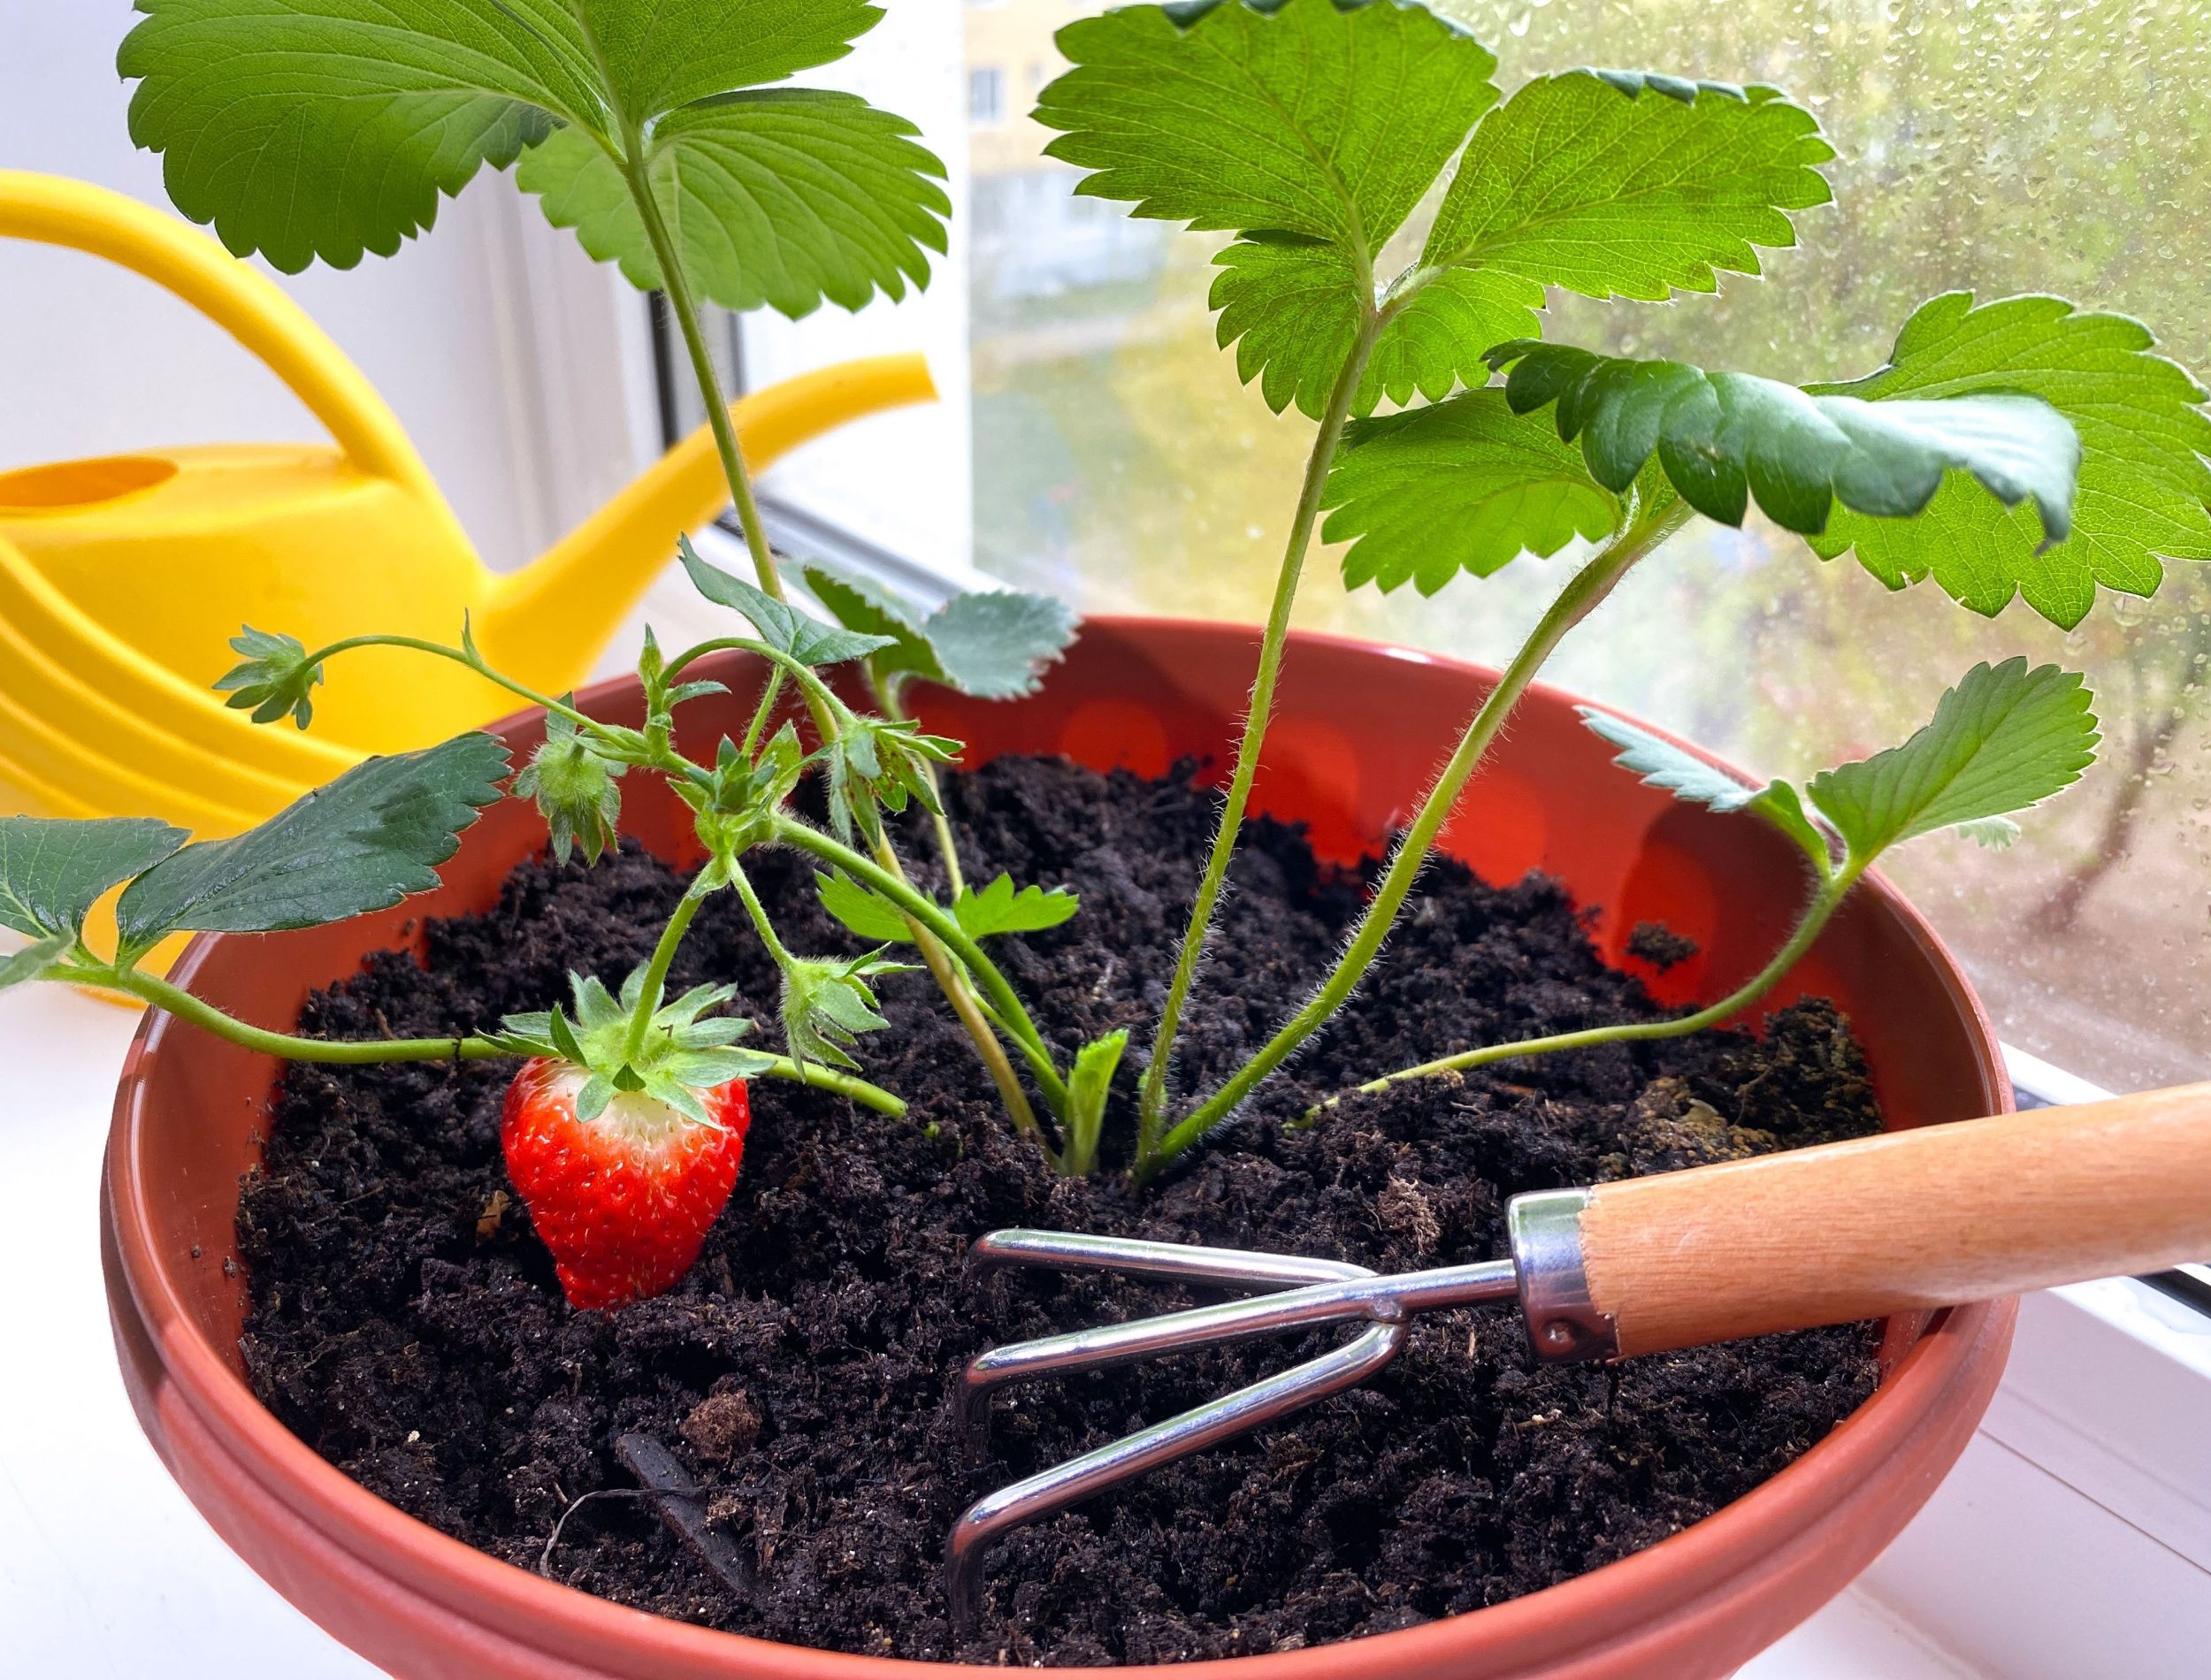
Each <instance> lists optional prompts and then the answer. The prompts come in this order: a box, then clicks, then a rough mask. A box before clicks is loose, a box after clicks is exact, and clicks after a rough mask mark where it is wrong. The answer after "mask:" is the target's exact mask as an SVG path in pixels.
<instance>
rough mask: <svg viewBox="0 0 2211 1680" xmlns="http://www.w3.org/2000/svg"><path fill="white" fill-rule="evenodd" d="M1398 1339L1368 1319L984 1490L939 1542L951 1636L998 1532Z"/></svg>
mask: <svg viewBox="0 0 2211 1680" xmlns="http://www.w3.org/2000/svg"><path fill="white" fill-rule="evenodd" d="M1404 1339H1405V1326H1404V1324H1403V1323H1402V1322H1399V1323H1381V1324H1377V1325H1373V1327H1372V1328H1370V1329H1368V1330H1367V1331H1366V1333H1364V1334H1362V1335H1359V1336H1358V1337H1355V1338H1354V1339H1353V1340H1350V1341H1348V1342H1346V1343H1344V1345H1343V1347H1341V1348H1335V1349H1333V1350H1331V1351H1330V1352H1327V1353H1325V1354H1322V1355H1320V1357H1319V1358H1317V1359H1309V1360H1307V1361H1306V1362H1305V1363H1304V1364H1302V1365H1293V1366H1292V1367H1290V1369H1289V1370H1288V1371H1281V1372H1279V1373H1278V1374H1276V1375H1274V1376H1272V1377H1266V1378H1261V1379H1260V1380H1259V1381H1258V1382H1255V1383H1252V1384H1251V1385H1250V1386H1247V1387H1243V1388H1239V1389H1237V1390H1236V1392H1235V1393H1234V1394H1224V1395H1222V1396H1221V1397H1220V1399H1219V1400H1210V1401H1206V1402H1205V1404H1204V1405H1202V1406H1196V1407H1192V1408H1191V1409H1190V1410H1189V1411H1186V1412H1184V1413H1182V1415H1181V1416H1180V1417H1170V1418H1168V1419H1167V1421H1166V1422H1165V1423H1163V1424H1152V1425H1151V1427H1150V1428H1149V1429H1142V1430H1138V1431H1137V1432H1136V1433H1135V1434H1133V1435H1124V1436H1122V1437H1121V1439H1119V1440H1116V1441H1112V1442H1109V1443H1108V1444H1106V1445H1105V1446H1104V1447H1098V1448H1096V1449H1095V1450H1093V1451H1091V1452H1088V1453H1084V1454H1083V1455H1082V1456H1081V1457H1079V1458H1071V1459H1068V1460H1067V1462H1065V1463H1062V1464H1055V1465H1053V1466H1052V1468H1051V1469H1050V1470H1040V1471H1038V1472H1037V1474H1036V1475H1034V1476H1031V1477H1029V1478H1025V1479H1023V1480H1021V1481H1018V1482H1015V1483H1014V1484H1013V1485H1011V1486H1010V1487H1001V1488H999V1489H998V1492H996V1493H986V1494H984V1495H983V1498H981V1499H979V1500H977V1501H975V1503H974V1504H972V1505H970V1506H969V1507H968V1508H967V1509H966V1510H965V1511H963V1512H961V1513H960V1519H959V1521H957V1522H956V1523H953V1524H952V1533H951V1535H950V1536H949V1537H948V1538H947V1539H946V1540H945V1599H946V1601H947V1602H948V1603H949V1604H950V1606H951V1609H952V1635H953V1638H956V1639H965V1638H968V1636H969V1635H970V1634H971V1633H973V1631H974V1630H975V1613H976V1610H977V1608H978V1593H979V1592H980V1589H981V1585H982V1562H983V1552H984V1551H985V1549H986V1548H987V1547H988V1546H990V1544H991V1541H992V1540H994V1539H997V1538H998V1536H999V1535H1001V1534H1003V1533H1005V1532H1006V1531H1007V1530H1008V1529H1013V1528H1018V1527H1020V1526H1021V1524H1022V1523H1030V1522H1034V1521H1035V1520H1036V1519H1037V1518H1038V1517H1040V1516H1050V1515H1052V1513H1053V1512H1055V1511H1060V1510H1064V1509H1065V1508H1067V1507H1068V1506H1070V1505H1073V1504H1075V1503H1077V1502H1078V1501H1083V1500H1086V1499H1089V1498H1090V1496H1091V1495H1093V1494H1096V1493H1104V1492H1105V1490H1106V1489H1107V1488H1109V1487H1113V1486H1114V1485H1117V1484H1119V1483H1121V1482H1123V1481H1126V1480H1128V1478H1130V1477H1132V1476H1141V1475H1142V1474H1144V1471H1146V1470H1157V1469H1158V1468H1159V1466H1160V1465H1162V1464H1167V1463H1171V1462H1174V1460H1175V1459H1178V1458H1182V1457H1184V1456H1186V1455H1189V1454H1191V1453H1196V1452H1201V1451H1203V1450H1204V1449H1205V1448H1206V1447H1212V1446H1215V1445H1217V1444H1218V1443H1220V1442H1221V1441H1224V1440H1228V1439H1230V1438H1231V1437H1233V1436H1236V1435H1240V1434H1242V1433H1243V1432H1244V1431H1246V1430H1249V1429H1256V1428H1257V1427H1259V1425H1260V1424H1265V1423H1270V1422H1272V1421H1273V1420H1274V1419H1275V1418H1277V1417H1287V1416H1288V1415H1289V1413H1291V1412H1294V1411H1298V1410H1302V1409H1304V1408H1305V1407H1307V1406H1310V1405H1312V1403H1313V1402H1314V1401H1320V1400H1325V1399H1327V1397H1328V1396H1329V1395H1330V1394H1340V1393H1341V1392H1342V1391H1343V1390H1344V1389H1346V1388H1351V1387H1355V1386H1358V1384H1360V1383H1362V1382H1364V1381H1366V1378H1368V1377H1370V1376H1371V1375H1373V1373H1374V1372H1375V1371H1379V1370H1381V1367H1382V1366H1384V1365H1386V1364H1388V1363H1389V1362H1390V1360H1391V1359H1392V1358H1394V1357H1395V1356H1396V1352H1397V1349H1398V1348H1401V1347H1403V1346H1404Z"/></svg>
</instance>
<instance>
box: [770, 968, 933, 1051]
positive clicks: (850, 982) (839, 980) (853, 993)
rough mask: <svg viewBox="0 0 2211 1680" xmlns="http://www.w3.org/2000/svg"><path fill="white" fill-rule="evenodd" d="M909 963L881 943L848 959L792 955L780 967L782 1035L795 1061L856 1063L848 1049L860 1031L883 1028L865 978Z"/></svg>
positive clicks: (884, 1023)
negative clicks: (888, 952) (893, 957)
mask: <svg viewBox="0 0 2211 1680" xmlns="http://www.w3.org/2000/svg"><path fill="white" fill-rule="evenodd" d="M913 966H914V965H913V964H912V963H901V962H892V961H891V960H889V959H888V958H885V957H884V955H883V953H882V950H881V948H880V947H878V948H877V949H876V950H875V951H868V952H867V953H866V954H865V955H864V956H860V957H854V958H851V959H849V960H839V959H838V958H806V957H799V958H792V960H791V961H790V962H788V963H786V964H785V965H784V971H783V1035H784V1042H786V1043H788V1044H789V1045H790V1047H791V1057H792V1060H793V1061H797V1062H809V1061H812V1062H819V1063H821V1064H822V1065H824V1066H828V1067H858V1066H859V1065H860V1064H859V1063H858V1062H856V1061H854V1060H853V1058H852V1057H851V1055H849V1054H848V1053H847V1050H848V1047H849V1046H851V1045H852V1044H853V1043H855V1042H858V1040H859V1037H860V1035H861V1034H862V1033H866V1032H872V1031H873V1030H874V1029H875V1028H876V1027H888V1026H889V1025H890V1024H891V1023H890V1022H889V1021H887V1020H885V1019H884V1018H883V1016H882V1015H881V1014H879V1013H877V1012H876V995H875V993H874V992H873V991H872V990H871V989H869V988H868V981H869V980H870V979H871V978H873V977H874V976H875V975H877V974H904V973H907V972H909V971H910V970H911V969H912V968H913Z"/></svg>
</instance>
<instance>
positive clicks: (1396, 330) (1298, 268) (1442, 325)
mask: <svg viewBox="0 0 2211 1680" xmlns="http://www.w3.org/2000/svg"><path fill="white" fill-rule="evenodd" d="M1213 262H1214V263H1216V264H1218V265H1219V267H1220V273H1219V274H1216V275H1215V276H1214V277H1213V294H1212V297H1211V299H1210V302H1211V303H1212V306H1213V309H1216V310H1218V311H1219V312H1220V320H1219V321H1218V322H1217V323H1216V324H1215V325H1214V336H1215V337H1216V338H1217V339H1218V340H1219V341H1220V347H1221V348H1222V349H1224V350H1225V349H1227V348H1228V347H1229V346H1230V345H1232V344H1233V345H1234V346H1235V347H1236V377H1237V378H1240V379H1242V380H1243V382H1244V383H1245V384H1247V385H1248V384H1250V383H1251V381H1252V380H1253V379H1255V378H1256V379H1258V380H1259V394H1260V395H1261V396H1262V397H1264V398H1265V399H1266V406H1267V407H1268V408H1270V409H1274V412H1275V413H1277V414H1280V413H1281V411H1282V410H1283V409H1286V408H1288V407H1289V405H1290V404H1291V403H1292V402H1295V403H1296V404H1297V407H1298V409H1299V411H1300V412H1302V413H1304V415H1306V416H1310V417H1312V418H1314V419H1318V418H1319V417H1320V415H1321V414H1322V412H1323V411H1324V410H1325V409H1326V407H1327V400H1328V393H1329V392H1330V391H1331V390H1332V389H1333V388H1334V387H1335V382H1336V379H1337V378H1338V376H1339V375H1341V373H1342V372H1343V363H1344V361H1345V359H1346V358H1347V357H1348V356H1350V354H1351V347H1352V345H1353V343H1354V342H1355V341H1356V340H1357V339H1358V329H1359V298H1360V293H1359V286H1360V284H1361V283H1360V281H1359V279H1358V274H1357V265H1356V263H1354V261H1353V258H1352V256H1351V255H1350V252H1348V251H1346V250H1345V249H1344V248H1343V247H1342V246H1339V245H1332V244H1328V243H1326V242H1324V241H1312V240H1307V239H1304V238H1302V237H1293V236H1291V235H1288V234H1271V233H1255V234H1251V235H1247V236H1246V237H1245V238H1243V239H1240V240H1237V241H1235V242H1234V243H1232V244H1229V245H1227V246H1225V247H1223V248H1221V250H1220V252H1219V253H1218V254H1217V255H1215V256H1214V257H1213ZM1368 289H1369V290H1370V291H1371V289H1372V286H1371V283H1369V287H1368ZM1542 306H1543V288H1542V286H1538V285H1535V284H1534V283H1533V282H1532V281H1528V280H1523V279H1519V278H1517V277H1515V276H1513V275H1510V274H1497V273H1489V272H1484V271H1476V270H1470V269H1460V270H1456V271H1452V272H1451V273H1449V274H1445V275H1440V276H1438V277H1437V278H1436V279H1435V280H1434V281H1433V282H1432V283H1430V284H1429V285H1427V286H1425V287H1423V288H1422V290H1421V291H1420V292H1419V294H1417V295H1416V296H1414V297H1413V298H1412V300H1411V301H1410V302H1408V303H1407V304H1406V305H1405V306H1404V309H1402V310H1400V311H1399V312H1398V314H1397V315H1396V317H1394V318H1393V319H1392V320H1391V321H1390V323H1389V325H1388V326H1387V327H1385V328H1384V329H1383V330H1382V332H1381V336H1380V337H1378V338H1377V339H1376V340H1375V341H1374V347H1373V350H1372V351H1371V352H1370V353H1369V354H1368V355H1367V360H1366V373H1365V374H1364V375H1363V376H1362V377H1361V378H1360V381H1359V388H1358V391H1357V393H1354V395H1353V397H1352V400H1351V412H1352V413H1354V414H1371V413H1373V409H1374V407H1375V404H1376V403H1378V402H1379V401H1381V399H1382V398H1383V397H1385V396H1386V397H1388V398H1389V400H1390V401H1392V402H1404V401H1406V400H1407V399H1408V398H1410V397H1411V396H1412V393H1414V392H1415V391H1418V392H1419V393H1421V394H1423V395H1424V396H1427V397H1429V398H1431V399H1433V398H1436V397H1441V396H1443V395H1445V394H1446V393H1449V392H1450V389H1451V387H1452V386H1454V385H1457V383H1459V382H1460V381H1461V380H1462V379H1464V380H1465V381H1467V382H1469V383H1471V384H1474V385H1480V383H1481V382H1482V380H1484V379H1485V378H1488V369H1487V368H1486V367H1484V366H1483V364H1482V360H1481V353H1482V352H1483V351H1484V350H1486V349H1487V348H1488V347H1489V346H1491V345H1493V344H1501V343H1503V341H1504V340H1507V339H1515V338H1524V337H1526V336H1527V335H1528V334H1530V333H1533V332H1536V331H1537V330H1538V328H1539V326H1540V325H1541V324H1540V323H1539V322H1538V320H1537V319H1536V315H1535V311H1536V310H1538V309H1541V308H1542Z"/></svg>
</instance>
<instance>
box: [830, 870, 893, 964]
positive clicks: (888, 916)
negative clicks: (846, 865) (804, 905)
mask: <svg viewBox="0 0 2211 1680" xmlns="http://www.w3.org/2000/svg"><path fill="white" fill-rule="evenodd" d="M814 890H815V895H816V896H817V897H819V898H820V899H821V901H822V909H824V910H826V911H828V912H829V913H830V916H831V917H832V918H834V919H835V920H837V921H838V922H839V923H841V924H842V925H843V926H844V927H845V929H846V930H847V931H848V932H850V933H853V934H855V935H858V936H859V937H861V938H862V939H867V940H872V941H873V942H874V943H876V944H878V945H886V944H899V943H907V942H910V941H911V940H912V939H913V937H914V931H913V929H912V928H909V927H907V921H906V913H905V912H904V911H902V910H900V909H899V907H898V906H897V905H894V904H892V903H891V901H890V900H889V899H888V898H885V897H884V896H883V895H882V894H881V893H879V892H876V891H875V890H873V889H871V888H868V887H863V886H861V884H860V883H859V882H857V881H854V880H853V878H852V877H851V876H850V875H848V874H845V872H844V871H843V870H842V869H839V870H837V871H835V872H833V873H830V874H823V873H822V872H821V871H819V870H817V871H815V876H814Z"/></svg>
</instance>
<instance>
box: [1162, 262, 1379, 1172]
mask: <svg viewBox="0 0 2211 1680" xmlns="http://www.w3.org/2000/svg"><path fill="white" fill-rule="evenodd" d="M1370 285H1371V283H1370ZM1387 319H1388V317H1384V316H1381V315H1380V314H1378V313H1377V312H1375V311H1374V310H1373V309H1367V310H1366V317H1365V319H1364V320H1363V321H1362V322H1361V324H1360V327H1359V333H1358V340H1357V341H1356V342H1355V343H1354V344H1353V346H1352V347H1351V354H1350V356H1349V357H1347V358H1346V359H1345V361H1344V363H1343V371H1342V372H1341V373H1339V374H1338V375H1337V376H1336V381H1335V387H1334V389H1332V390H1331V391H1330V392H1329V393H1328V401H1327V409H1325V410H1324V412H1323V413H1322V415H1321V419H1320V431H1319V432H1318V433H1316V434H1315V436H1314V438H1313V440H1312V453H1311V454H1309V455H1308V456H1307V457H1306V459H1305V477H1304V483H1303V484H1302V485H1300V486H1299V488H1298V492H1297V513H1296V515H1294V516H1293V517H1292V519H1291V521H1290V526H1289V542H1288V543H1287V544H1285V545H1284V546H1283V549H1282V561H1281V569H1280V570H1279V571H1278V572H1277V573H1276V575H1275V578H1274V601H1273V603H1272V604H1271V605H1270V606H1269V607H1268V608H1267V614H1266V632H1265V634H1264V635H1262V636H1261V638H1259V670H1258V672H1257V674H1256V675H1255V676H1254V677H1253V678H1252V682H1251V706H1249V708H1248V709H1247V710H1246V711H1245V712H1244V714H1243V738H1242V739H1241V740H1239V741H1238V742H1237V743H1236V767H1235V769H1234V771H1233V772H1232V773H1231V774H1230V775H1229V778H1228V798H1227V800H1226V802H1225V803H1224V804H1223V805H1222V806H1221V810H1220V827H1219V828H1218V829H1215V830H1214V831H1213V852H1212V854H1211V855H1210V856H1209V857H1208V858H1207V859H1205V874H1204V875H1203V876H1202V877H1200V879H1199V881H1198V883H1197V897H1196V898H1194V899H1193V900H1192V901H1191V903H1190V925H1189V926H1188V927H1187V928H1185V929H1184V930H1183V933H1182V950H1181V951H1180V952H1179V953H1178V954H1177V955H1176V957H1175V959H1174V978H1173V979H1172V980H1171V981H1169V982H1168V984H1167V1004H1166V1005H1165V1007H1164V1008H1162V1009H1161V1011H1160V1012H1159V1030H1158V1031H1157V1032H1156V1033H1154V1034H1153V1035H1152V1038H1151V1060H1150V1062H1149V1064H1148V1065H1146V1066H1145V1068H1144V1082H1143V1085H1142V1087H1141V1088H1140V1089H1139V1092H1138V1096H1137V1109H1136V1158H1137V1160H1138V1161H1140V1162H1141V1161H1144V1160H1146V1159H1148V1158H1149V1157H1151V1154H1152V1152H1153V1150H1154V1149H1155V1148H1156V1147H1157V1145H1158V1142H1159V1126H1160V1123H1161V1121H1162V1120H1163V1119H1165V1117H1166V1111H1167V1067H1168V1064H1169V1062H1170V1061H1171V1060H1172V1059H1173V1058H1174V1036H1175V1034H1176V1033H1177V1032H1179V1031H1180V1030H1181V1028H1182V1010H1183V1007H1184V1005H1185V1004H1187V1003H1188V1001H1189V998H1190V987H1191V985H1192V984H1193V983H1194V982H1195V981H1196V980H1197V965H1198V961H1199V959H1200V958H1202V957H1203V956H1204V954H1205V938H1206V935H1207V934H1208V933H1210V932H1211V930H1212V928H1213V910H1214V907H1215V905H1217V904H1218V903H1219V901H1220V888H1221V883H1222V882H1223V881H1225V880H1226V879H1227V877H1228V862H1229V859H1231V858H1232V857H1233V856H1234V855H1235V852H1236V836H1237V834H1238V832H1239V831H1240V830H1241V829H1243V813H1244V809H1245V807H1246V806H1248V805H1249V804H1250V803H1251V784H1252V782H1253V781H1254V780H1255V779H1256V778H1257V776H1258V775H1259V746H1260V744H1261V743H1262V742H1263V741H1264V740H1265V739H1266V726H1267V722H1268V719H1269V718H1270V716H1271V715H1272V714H1273V712H1274V683H1275V679H1276V677H1277V676H1279V675H1280V674H1281V664H1282V647H1283V644H1284V643H1285V642H1286V641H1287V640H1288V638H1289V611H1290V607H1291V606H1292V604H1293V603H1294V602H1295V601H1296V599H1297V580H1298V578H1299V577H1300V576H1301V575H1302V574H1303V572H1304V564H1305V551H1306V549H1307V548H1309V547H1310V546H1312V528H1313V524H1314V522H1315V521H1316V520H1317V519H1318V518H1319V516H1320V497H1321V493H1322V492H1323V490H1325V489H1326V487H1327V480H1328V468H1329V466H1330V464H1331V463H1332V462H1334V461H1335V450H1336V445H1337V443H1338V442H1339V441H1340V440H1341V439H1342V438H1343V425H1344V422H1345V420H1346V419H1347V418H1348V417H1349V416H1350V409H1351V400H1352V398H1353V397H1354V396H1355V395H1356V394H1357V393H1358V386H1359V381H1360V379H1361V378H1364V377H1365V375H1366V359H1367V356H1368V355H1369V353H1370V352H1371V351H1372V350H1373V347H1374V340H1375V338H1376V337H1377V336H1378V335H1379V333H1380V332H1381V328H1382V327H1383V326H1384V325H1386V324H1387Z"/></svg>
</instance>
